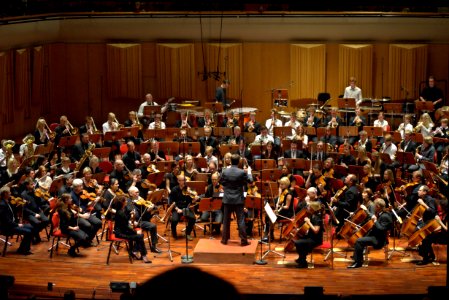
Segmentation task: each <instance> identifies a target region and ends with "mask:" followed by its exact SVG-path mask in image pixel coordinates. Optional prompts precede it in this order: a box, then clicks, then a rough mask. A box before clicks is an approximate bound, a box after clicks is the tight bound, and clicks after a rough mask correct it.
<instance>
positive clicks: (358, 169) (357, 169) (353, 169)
mask: <svg viewBox="0 0 449 300" xmlns="http://www.w3.org/2000/svg"><path fill="white" fill-rule="evenodd" d="M348 173H350V174H354V175H356V176H357V177H358V178H360V179H361V178H362V177H363V166H353V165H350V166H348Z"/></svg>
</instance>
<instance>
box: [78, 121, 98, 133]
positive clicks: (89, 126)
mask: <svg viewBox="0 0 449 300" xmlns="http://www.w3.org/2000/svg"><path fill="white" fill-rule="evenodd" d="M83 133H87V134H95V133H98V130H97V129H96V128H95V123H94V119H93V118H92V117H91V116H86V122H85V123H84V124H83V125H81V126H80V127H79V134H80V136H82V135H83Z"/></svg>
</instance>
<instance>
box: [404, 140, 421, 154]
mask: <svg viewBox="0 0 449 300" xmlns="http://www.w3.org/2000/svg"><path fill="white" fill-rule="evenodd" d="M406 144H407V143H406V142H405V140H404V141H402V142H401V149H402V150H404V151H405V152H412V153H415V151H416V147H418V144H416V143H415V142H414V141H410V143H408V145H407V149H404V148H405V145H406Z"/></svg>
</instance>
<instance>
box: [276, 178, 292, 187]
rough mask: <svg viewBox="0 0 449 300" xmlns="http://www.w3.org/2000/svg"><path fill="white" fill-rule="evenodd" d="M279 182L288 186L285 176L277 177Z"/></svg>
mask: <svg viewBox="0 0 449 300" xmlns="http://www.w3.org/2000/svg"><path fill="white" fill-rule="evenodd" d="M279 184H285V185H287V186H289V185H290V180H289V179H288V178H287V177H282V178H281V179H279Z"/></svg>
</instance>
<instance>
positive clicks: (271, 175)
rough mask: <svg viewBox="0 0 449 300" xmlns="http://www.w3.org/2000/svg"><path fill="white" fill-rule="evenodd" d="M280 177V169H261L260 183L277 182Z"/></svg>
mask: <svg viewBox="0 0 449 300" xmlns="http://www.w3.org/2000/svg"><path fill="white" fill-rule="evenodd" d="M281 176H282V170H280V169H262V171H261V177H262V181H276V182H277V181H278V180H279V178H281Z"/></svg>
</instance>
